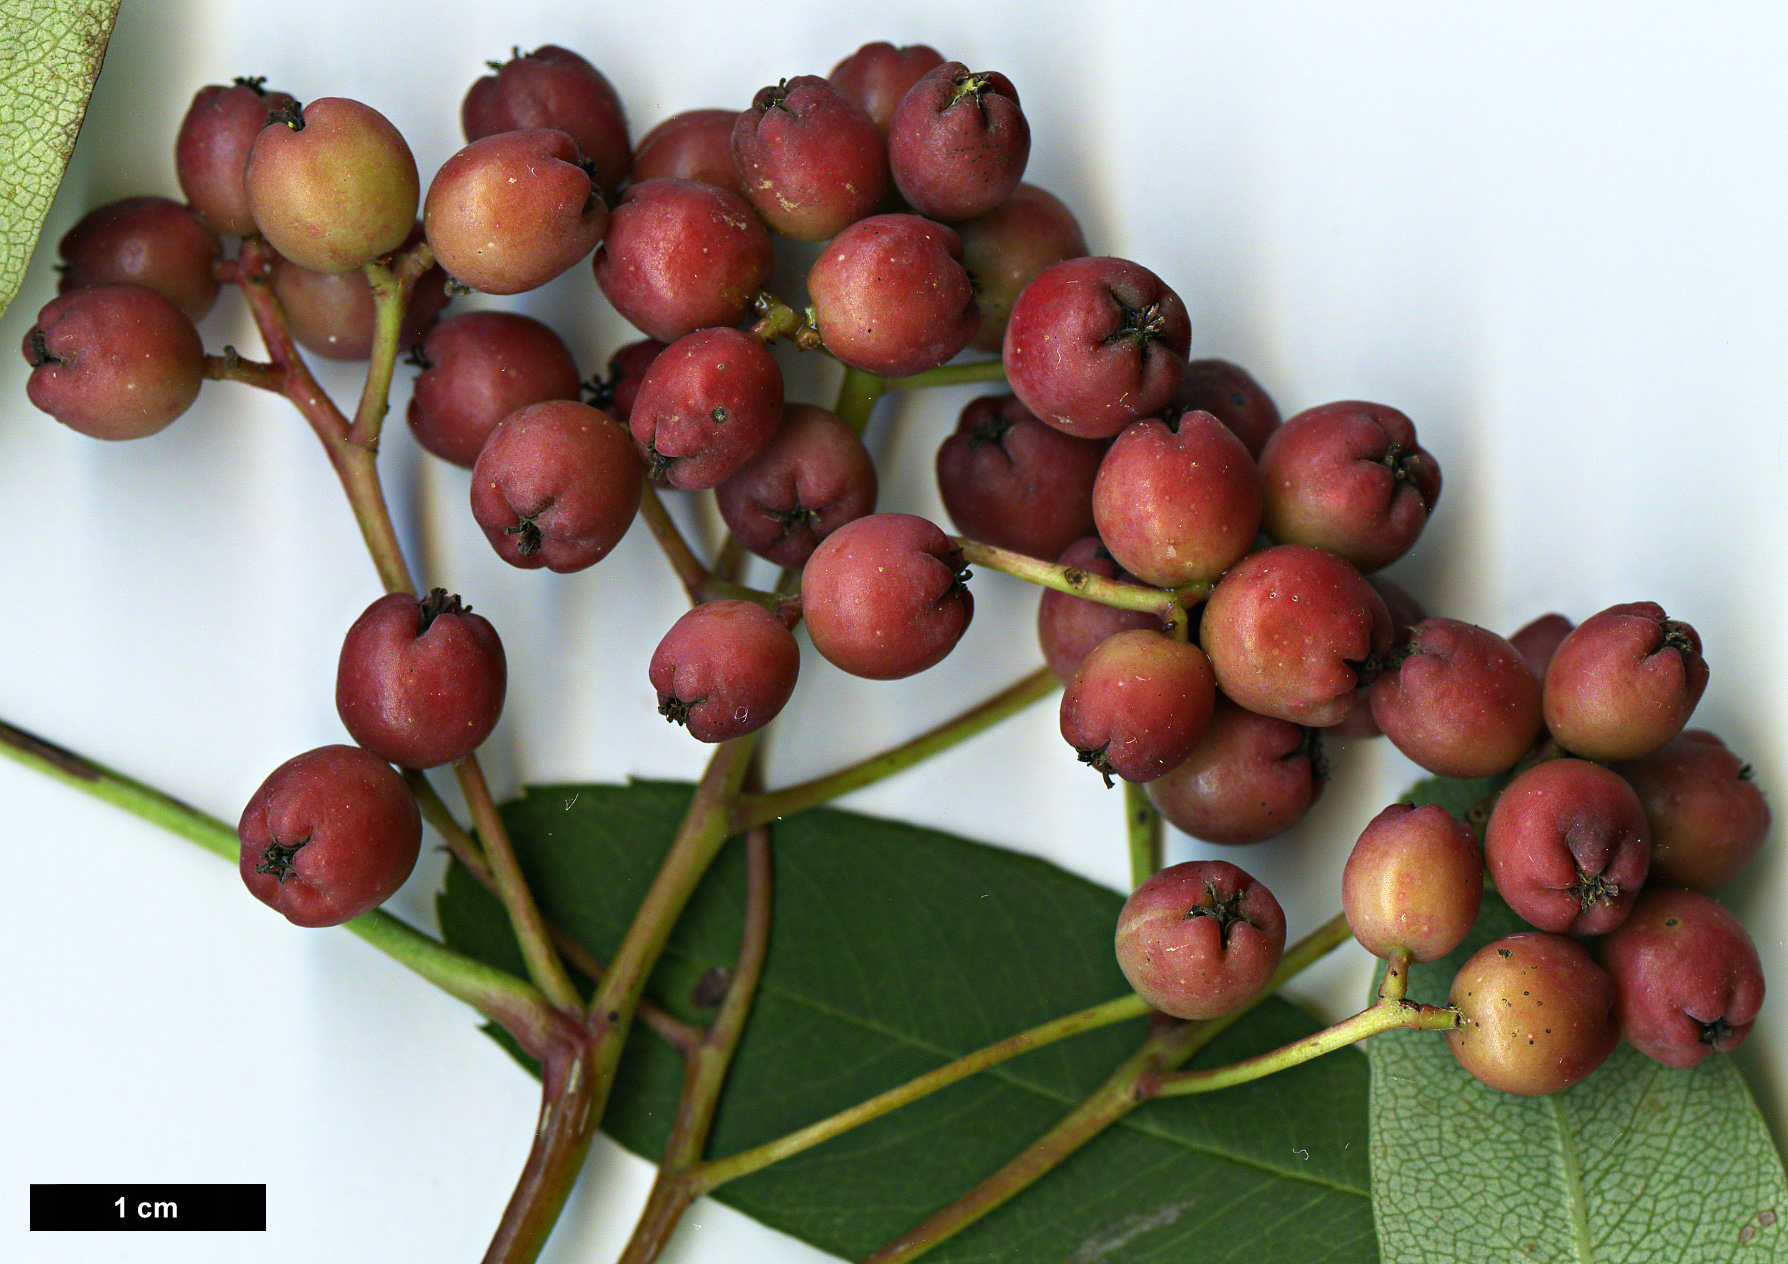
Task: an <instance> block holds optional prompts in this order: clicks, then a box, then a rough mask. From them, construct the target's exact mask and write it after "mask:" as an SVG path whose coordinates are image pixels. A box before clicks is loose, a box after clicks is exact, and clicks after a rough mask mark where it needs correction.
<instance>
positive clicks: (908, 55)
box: [826, 40, 944, 136]
mask: <svg viewBox="0 0 1788 1264" xmlns="http://www.w3.org/2000/svg"><path fill="white" fill-rule="evenodd" d="M943 62H944V55H943V54H942V53H940V52H938V51H937V49H935V48H932V47H931V46H930V45H928V44H906V45H903V46H901V47H900V48H896V47H894V45H892V44H890V43H888V42H887V41H886V40H878V41H876V42H875V43H873V44H865V45H863V47H861V48H859V49H858V50H857V51H856V52H854V53H852V54H851V55H850V56H849V57H846V58H845V59H844V60H843V61H841V62H839V63H838V64H837V65H836V66H834V67H832V73H831V74H829V75H827V76H826V79H827V81H828V82H830V83H831V85H832V86H833V87H834V88H837V89H838V90H839V91H840V92H842V93H844V95H845V96H847V97H849V98H850V99H851V100H853V101H855V102H856V103H857V104H858V105H860V106H862V107H863V109H864V110H865V111H867V112H868V114H869V117H870V118H872V119H874V120H875V125H876V126H877V127H878V128H880V129H881V131H882V134H883V135H884V136H885V135H887V132H888V120H889V119H890V118H892V117H893V115H894V107H896V106H897V105H899V104H900V98H902V97H904V96H905V95H906V93H907V89H909V88H911V87H912V86H913V85H914V84H915V83H917V82H919V80H920V79H922V78H924V77H925V74H926V72H928V71H930V70H933V69H935V68H936V67H938V66H941V65H943Z"/></svg>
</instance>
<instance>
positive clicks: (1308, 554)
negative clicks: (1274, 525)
mask: <svg viewBox="0 0 1788 1264" xmlns="http://www.w3.org/2000/svg"><path fill="white" fill-rule="evenodd" d="M1199 642H1200V644H1202V645H1203V646H1204V649H1205V653H1207V654H1209V655H1210V656H1211V666H1212V667H1213V668H1215V669H1216V672H1217V687H1218V688H1219V689H1221V690H1222V691H1223V692H1224V693H1226V694H1228V695H1229V697H1231V698H1233V699H1234V700H1235V701H1236V702H1238V703H1240V704H1241V705H1242V706H1244V707H1246V708H1247V709H1248V710H1250V711H1258V712H1260V713H1261V714H1262V715H1271V716H1277V717H1278V718H1280V719H1283V720H1290V721H1291V722H1292V723H1294V724H1304V725H1309V726H1313V727H1316V728H1324V727H1327V726H1328V725H1331V724H1339V723H1340V722H1341V721H1342V720H1343V719H1345V718H1346V717H1347V713H1348V712H1349V711H1350V710H1351V709H1352V708H1353V705H1354V699H1355V691H1356V690H1357V689H1358V688H1359V686H1360V684H1361V683H1362V681H1361V677H1362V674H1363V673H1365V672H1366V671H1367V670H1368V669H1369V667H1370V665H1371V664H1372V663H1373V662H1374V661H1376V660H1378V659H1379V658H1381V657H1382V656H1383V655H1384V653H1385V651H1386V650H1388V649H1389V648H1390V642H1391V615H1390V611H1389V610H1388V609H1387V608H1386V606H1385V603H1384V598H1383V597H1380V596H1379V595H1378V592H1377V590H1376V589H1374V588H1373V587H1372V585H1371V584H1369V583H1367V582H1366V577H1365V576H1364V575H1361V574H1360V573H1359V571H1357V570H1355V569H1354V567H1353V566H1352V565H1350V564H1349V563H1347V562H1346V561H1344V560H1342V559H1341V558H1338V557H1336V556H1335V555H1334V554H1333V553H1329V552H1327V551H1325V550H1323V549H1319V548H1315V547H1313V546H1311V545H1308V544H1280V545H1276V546H1274V547H1273V548H1270V549H1261V550H1260V551H1259V552H1256V553H1250V554H1249V555H1248V556H1247V557H1245V558H1243V559H1242V560H1241V561H1240V562H1238V563H1236V564H1235V565H1234V566H1233V567H1231V568H1230V569H1229V571H1228V572H1227V573H1226V574H1225V575H1224V576H1223V579H1222V580H1221V581H1220V582H1219V583H1218V584H1217V587H1216V588H1215V589H1214V590H1213V591H1212V593H1211V596H1210V600H1209V601H1207V602H1205V607H1204V616H1203V618H1202V619H1201V620H1200V624H1199Z"/></svg>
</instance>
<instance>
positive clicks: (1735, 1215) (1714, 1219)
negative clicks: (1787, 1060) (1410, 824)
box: [1367, 783, 1788, 1264]
mask: <svg viewBox="0 0 1788 1264" xmlns="http://www.w3.org/2000/svg"><path fill="white" fill-rule="evenodd" d="M1424 787H1426V789H1425V791H1424V792H1426V793H1433V792H1435V791H1436V790H1437V789H1438V788H1437V787H1433V786H1430V785H1428V783H1424ZM1462 793H1463V794H1464V795H1471V794H1474V793H1476V791H1474V790H1467V791H1464V792H1462ZM1458 797H1461V796H1460V795H1455V798H1458ZM1430 801H1432V800H1430ZM1449 806H1450V803H1449ZM1528 929H1531V927H1529V926H1527V924H1526V923H1524V922H1522V921H1521V919H1520V918H1518V917H1516V916H1515V914H1513V913H1511V912H1510V911H1509V908H1508V906H1507V905H1506V904H1504V903H1503V902H1502V901H1501V900H1500V899H1498V898H1497V897H1496V896H1494V895H1486V896H1485V899H1484V910H1483V912H1482V913H1481V914H1480V915H1479V918H1478V922H1477V925H1476V926H1475V927H1474V928H1473V929H1472V933H1471V935H1470V936H1468V937H1467V938H1466V941H1465V943H1464V944H1462V945H1460V947H1459V948H1458V949H1457V950H1456V951H1455V952H1453V953H1452V954H1451V955H1450V956H1448V957H1445V958H1443V959H1441V960H1440V961H1436V962H1431V963H1429V964H1427V965H1418V966H1416V967H1414V968H1413V969H1412V970H1411V971H1410V982H1409V995H1410V998H1411V999H1413V1000H1418V1001H1425V1002H1428V1003H1430V1004H1437V1005H1438V1004H1445V1003H1446V999H1447V992H1448V990H1449V989H1450V988H1451V986H1452V979H1453V975H1454V974H1455V973H1457V971H1458V969H1459V966H1460V964H1461V963H1463V962H1464V960H1465V958H1466V957H1468V956H1470V955H1471V953H1473V952H1475V951H1476V950H1477V949H1478V948H1480V947H1482V946H1483V945H1484V944H1486V943H1488V942H1489V941H1490V940H1492V939H1496V938H1498V937H1500V936H1502V935H1506V934H1511V933H1513V932H1514V931H1517V930H1528ZM1367 1053H1368V1057H1369V1059H1370V1061H1371V1064H1372V1109H1371V1114H1372V1177H1373V1179H1372V1203H1373V1209H1374V1212H1375V1214H1376V1216H1377V1219H1378V1236H1379V1248H1380V1250H1381V1251H1382V1252H1383V1253H1384V1259H1385V1261H1386V1264H1415V1262H1417V1261H1433V1262H1434V1264H1443V1262H1444V1264H1454V1262H1455V1261H1459V1260H1474V1261H1475V1260H1489V1261H1505V1260H1520V1261H1534V1262H1535V1264H1550V1262H1564V1261H1569V1262H1570V1264H1658V1262H1660V1261H1677V1260H1683V1261H1688V1260H1693V1261H1696V1262H1697V1264H1705V1262H1708V1261H1716V1260H1728V1259H1730V1260H1743V1261H1764V1260H1784V1259H1788V1238H1785V1237H1784V1234H1783V1227H1782V1224H1781V1221H1780V1218H1781V1217H1782V1216H1783V1215H1784V1214H1788V1186H1785V1185H1784V1178H1783V1172H1782V1162H1781V1159H1780V1158H1779V1157H1777V1155H1776V1151H1775V1147H1774V1145H1773V1144H1772V1143H1771V1141H1770V1137H1769V1132H1768V1129H1767V1128H1766V1126H1765V1124H1764V1121H1763V1118H1762V1116H1761V1115H1760V1114H1759V1112H1758V1110H1757V1107H1756V1105H1755V1103H1754V1102H1753V1101H1752V1100H1751V1095H1750V1093H1749V1092H1748V1091H1747V1090H1746V1088H1745V1085H1744V1081H1743V1080H1742V1079H1741V1078H1740V1077H1739V1074H1738V1072H1737V1070H1736V1069H1735V1068H1734V1067H1733V1066H1732V1063H1731V1061H1730V1060H1729V1059H1728V1058H1726V1057H1724V1056H1722V1055H1718V1054H1716V1055H1714V1056H1712V1057H1710V1058H1708V1059H1707V1060H1706V1061H1704V1062H1703V1063H1702V1064H1701V1065H1700V1066H1699V1067H1696V1068H1695V1069H1694V1070H1691V1071H1677V1070H1672V1069H1670V1068H1669V1067H1664V1066H1660V1065H1659V1064H1657V1063H1655V1062H1653V1061H1652V1060H1651V1059H1649V1058H1647V1057H1646V1056H1645V1055H1644V1054H1641V1053H1639V1052H1637V1051H1635V1050H1634V1049H1632V1048H1631V1047H1630V1046H1628V1045H1627V1044H1626V1043H1625V1042H1622V1043H1621V1045H1620V1046H1619V1048H1617V1049H1616V1050H1615V1052H1614V1056H1613V1057H1611V1058H1610V1059H1609V1060H1608V1061H1607V1062H1606V1063H1605V1064H1603V1066H1602V1067H1601V1068H1600V1069H1599V1070H1598V1071H1596V1072H1595V1073H1594V1074H1593V1075H1591V1076H1590V1077H1589V1078H1588V1079H1586V1080H1585V1081H1583V1082H1582V1083H1581V1084H1578V1085H1576V1086H1575V1087H1573V1088H1569V1089H1566V1090H1565V1091H1564V1092H1562V1093H1554V1094H1552V1095H1551V1096H1549V1097H1512V1096H1510V1095H1508V1094H1505V1093H1500V1092H1497V1091H1496V1090H1494V1089H1489V1088H1485V1087H1484V1086H1483V1085H1482V1084H1479V1083H1478V1082H1477V1081H1476V1080H1474V1079H1473V1078H1472V1077H1471V1076H1469V1075H1467V1074H1466V1073H1465V1072H1464V1071H1463V1070H1461V1069H1460V1067H1459V1064H1458V1063H1457V1062H1455V1061H1454V1060H1453V1056H1452V1054H1451V1053H1450V1052H1449V1051H1448V1049H1447V1047H1446V1044H1445V1042H1444V1041H1443V1040H1441V1039H1439V1038H1426V1037H1425V1036H1417V1035H1415V1034H1414V1033H1409V1034H1407V1035H1406V1034H1405V1033H1400V1032H1399V1033H1392V1034H1390V1035H1388V1036H1383V1037H1380V1038H1378V1039H1376V1040H1373V1041H1370V1042H1369V1044H1368V1048H1367Z"/></svg>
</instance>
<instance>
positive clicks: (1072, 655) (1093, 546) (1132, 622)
mask: <svg viewBox="0 0 1788 1264" xmlns="http://www.w3.org/2000/svg"><path fill="white" fill-rule="evenodd" d="M1055 564H1056V565H1057V566H1064V567H1067V568H1069V569H1070V570H1071V571H1072V570H1080V571H1085V572H1086V573H1087V574H1089V575H1097V576H1099V577H1100V578H1102V579H1117V580H1122V581H1124V582H1126V583H1130V584H1133V585H1134V586H1136V587H1139V588H1140V587H1141V586H1142V585H1140V584H1135V581H1134V580H1132V579H1131V578H1130V576H1128V575H1126V574H1124V573H1123V572H1122V571H1121V570H1120V569H1119V568H1118V564H1117V562H1115V561H1114V560H1113V559H1112V556H1111V554H1110V553H1108V552H1106V550H1105V546H1104V545H1103V544H1101V543H1100V542H1099V537H1098V536H1096V535H1089V536H1083V537H1082V538H1080V539H1078V540H1076V541H1075V542H1074V543H1073V544H1070V545H1069V546H1068V547H1067V548H1066V549H1063V550H1062V552H1061V555H1060V556H1059V557H1057V558H1056V559H1055ZM1160 627H1161V620H1160V619H1159V618H1158V617H1157V616H1155V615H1152V614H1148V613H1146V612H1144V611H1141V610H1125V609H1122V608H1120V607H1118V606H1108V605H1105V604H1104V603H1103V602H1098V601H1088V600H1087V599H1086V598H1085V597H1076V596H1073V595H1072V594H1070V593H1065V592H1061V591H1060V590H1058V589H1054V588H1045V589H1044V590H1043V597H1042V600H1041V601H1039V602H1038V603H1037V641H1038V644H1039V645H1041V646H1042V648H1043V660H1044V661H1045V662H1046V663H1048V664H1049V670H1050V671H1052V672H1054V673H1055V678H1056V679H1057V680H1059V681H1061V682H1062V684H1064V685H1065V684H1067V683H1068V682H1069V681H1071V680H1073V679H1074V673H1075V672H1077V671H1079V670H1080V664H1081V661H1082V660H1083V659H1085V658H1086V656H1087V654H1088V653H1089V652H1090V651H1091V650H1092V648H1093V647H1094V646H1095V645H1097V644H1099V642H1100V641H1103V640H1104V639H1105V638H1106V637H1108V636H1112V635H1114V634H1116V633H1118V632H1122V631H1124V630H1126V629H1128V628H1154V629H1156V630H1157V631H1159V630H1160Z"/></svg>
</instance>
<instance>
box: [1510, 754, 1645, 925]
mask: <svg viewBox="0 0 1788 1264" xmlns="http://www.w3.org/2000/svg"><path fill="white" fill-rule="evenodd" d="M1484 860H1485V862H1486V864H1487V866H1488V868H1489V870H1490V877H1491V880H1492V881H1494V882H1495V883H1496V889H1497V891H1498V893H1500V894H1501V896H1502V898H1503V899H1504V900H1505V901H1506V902H1507V903H1508V906H1509V907H1510V908H1511V909H1513V910H1515V912H1516V913H1518V914H1519V915H1520V916H1521V917H1523V918H1525V919H1526V920H1527V921H1528V922H1530V923H1531V924H1533V925H1534V926H1536V927H1538V928H1539V929H1541V930H1547V931H1553V932H1555V933H1558V934H1570V935H1603V934H1606V933H1607V932H1609V931H1611V930H1613V929H1614V928H1615V927H1616V926H1618V925H1620V924H1621V922H1623V921H1625V920H1626V917H1627V913H1628V912H1629V911H1630V910H1631V909H1632V907H1633V901H1634V900H1636V899H1638V897H1639V888H1640V886H1641V885H1642V884H1643V883H1644V882H1645V875H1646V871H1647V869H1648V867H1649V865H1650V861H1651V827H1650V826H1649V825H1648V824H1647V823H1646V820H1645V810H1644V809H1643V808H1642V807H1641V806H1640V805H1639V796H1638V795H1636V794H1634V793H1633V790H1632V787H1630V786H1629V785H1627V783H1626V782H1625V781H1623V780H1621V778H1620V777H1619V776H1618V775H1617V774H1615V773H1613V772H1610V771H1609V770H1608V769H1606V768H1604V767H1602V766H1601V765H1600V764H1592V763H1589V762H1588V761H1586V760H1581V759H1552V760H1547V761H1546V762H1545V763H1542V764H1536V765H1534V766H1533V767H1532V768H1529V769H1528V770H1527V771H1526V772H1524V773H1522V774H1521V775H1520V776H1518V777H1516V778H1515V779H1514V780H1513V781H1511V782H1510V783H1509V784H1508V785H1507V786H1506V787H1505V788H1504V789H1503V791H1502V793H1501V794H1500V795H1499V796H1498V797H1497V800H1496V806H1495V807H1494V808H1493V809H1491V812H1490V820H1489V823H1488V824H1487V825H1485V827H1484Z"/></svg>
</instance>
